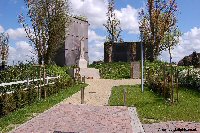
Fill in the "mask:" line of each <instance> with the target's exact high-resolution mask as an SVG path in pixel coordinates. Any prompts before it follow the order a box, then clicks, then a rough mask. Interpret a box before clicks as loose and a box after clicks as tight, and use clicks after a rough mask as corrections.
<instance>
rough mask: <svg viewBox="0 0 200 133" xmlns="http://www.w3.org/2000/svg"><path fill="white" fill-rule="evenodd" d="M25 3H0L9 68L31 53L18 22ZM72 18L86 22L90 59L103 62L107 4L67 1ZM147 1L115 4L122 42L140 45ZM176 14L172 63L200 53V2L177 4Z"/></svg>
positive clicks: (14, 0)
mask: <svg viewBox="0 0 200 133" xmlns="http://www.w3.org/2000/svg"><path fill="white" fill-rule="evenodd" d="M23 1H24V0H0V32H7V33H8V34H9V36H10V49H9V64H11V63H12V62H13V60H15V61H25V60H30V57H32V56H33V55H32V53H31V51H33V49H32V47H31V46H30V44H29V42H28V41H27V39H26V37H25V33H24V30H23V28H22V27H21V26H20V24H19V23H18V22H17V16H18V14H20V13H24V14H26V13H27V9H26V7H25V5H24V3H23ZM69 1H70V6H71V10H72V12H73V13H74V14H77V15H84V16H86V17H87V18H88V21H89V23H90V27H89V31H88V33H89V59H90V62H92V61H94V60H102V59H103V43H104V41H105V37H106V35H107V33H106V30H105V28H104V27H103V24H104V23H106V12H107V3H108V0H69ZM145 3H146V0H116V10H115V12H116V16H117V18H118V19H119V20H120V21H121V27H122V30H123V33H122V37H123V40H124V41H139V37H138V35H139V31H138V12H139V11H140V10H141V9H142V8H144V7H145ZM177 3H178V8H179V11H178V13H177V15H178V26H179V28H180V30H181V32H182V33H183V35H182V36H181V37H180V45H178V46H176V47H175V48H174V50H173V52H172V55H173V59H172V61H178V60H180V59H182V58H183V57H184V56H185V55H189V54H191V53H192V52H193V51H197V52H200V17H199V15H200V8H199V6H200V0H177ZM160 58H161V59H162V60H165V61H168V60H169V55H168V53H167V52H163V53H162V55H161V57H160Z"/></svg>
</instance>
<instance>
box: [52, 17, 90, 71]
mask: <svg viewBox="0 0 200 133" xmlns="http://www.w3.org/2000/svg"><path fill="white" fill-rule="evenodd" d="M88 26H89V24H88V21H85V20H81V19H79V18H72V19H71V23H70V25H69V28H67V29H66V33H67V35H66V40H65V45H64V47H62V48H61V49H60V50H59V51H58V52H57V55H56V57H55V63H56V64H57V65H59V66H80V67H83V68H86V67H87V64H88V62H89V57H88Z"/></svg>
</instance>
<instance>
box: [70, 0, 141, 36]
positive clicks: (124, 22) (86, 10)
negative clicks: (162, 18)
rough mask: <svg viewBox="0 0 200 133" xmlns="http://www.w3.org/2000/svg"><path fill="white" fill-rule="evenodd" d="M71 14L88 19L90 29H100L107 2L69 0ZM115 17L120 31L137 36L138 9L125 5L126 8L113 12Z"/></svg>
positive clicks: (103, 21) (103, 0)
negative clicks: (119, 23) (119, 25)
mask: <svg viewBox="0 0 200 133" xmlns="http://www.w3.org/2000/svg"><path fill="white" fill-rule="evenodd" d="M70 2H71V7H72V12H73V13H74V14H77V15H83V16H86V17H87V18H88V21H89V23H90V26H91V28H92V29H96V28H101V29H103V24H105V23H106V20H107V16H106V13H107V10H108V9H107V5H108V0H84V1H83V0H70ZM115 13H116V17H117V18H118V19H119V20H120V21H121V28H122V30H125V31H127V32H128V33H131V34H138V33H139V28H138V9H135V8H133V7H132V6H130V5H127V7H126V8H121V9H120V10H117V9H116V10H115Z"/></svg>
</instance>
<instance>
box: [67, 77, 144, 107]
mask: <svg viewBox="0 0 200 133" xmlns="http://www.w3.org/2000/svg"><path fill="white" fill-rule="evenodd" d="M140 81H141V80H140V79H123V80H111V79H86V83H87V84H88V86H87V87H86V88H85V93H84V94H85V96H84V104H87V105H95V106H105V105H108V100H109V97H110V95H111V89H112V87H113V86H119V85H135V84H140ZM63 103H68V104H76V105H77V104H81V92H80V91H79V92H78V93H76V94H74V95H72V96H71V97H69V98H68V99H66V100H64V101H63Z"/></svg>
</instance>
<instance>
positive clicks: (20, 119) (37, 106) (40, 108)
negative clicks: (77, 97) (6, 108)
mask: <svg viewBox="0 0 200 133" xmlns="http://www.w3.org/2000/svg"><path fill="white" fill-rule="evenodd" d="M83 86H86V85H85V84H80V85H76V86H74V87H71V88H68V89H66V90H63V91H61V92H60V93H58V94H55V95H52V96H50V97H48V98H46V99H45V100H41V101H38V102H35V103H33V104H31V105H29V106H26V107H24V108H22V109H19V110H17V111H15V112H13V113H10V114H9V115H7V116H5V117H2V118H0V132H8V131H10V130H12V129H13V128H14V127H15V126H17V125H20V124H22V123H24V122H26V121H28V120H29V119H31V118H33V117H35V116H37V115H38V114H39V113H42V112H44V111H45V110H47V109H49V108H51V107H52V106H54V105H55V104H57V103H59V102H61V101H63V100H64V99H65V98H67V97H69V96H71V95H73V94H74V93H76V92H78V91H79V90H80V89H81V88H82V87H83Z"/></svg>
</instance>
